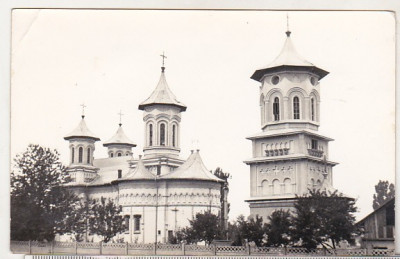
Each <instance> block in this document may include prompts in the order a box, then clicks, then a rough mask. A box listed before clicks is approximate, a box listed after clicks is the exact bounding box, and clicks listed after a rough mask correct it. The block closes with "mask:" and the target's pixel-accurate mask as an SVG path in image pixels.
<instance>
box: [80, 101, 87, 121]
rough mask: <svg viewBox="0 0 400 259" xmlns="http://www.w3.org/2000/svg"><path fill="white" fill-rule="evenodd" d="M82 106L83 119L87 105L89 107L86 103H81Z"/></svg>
mask: <svg viewBox="0 0 400 259" xmlns="http://www.w3.org/2000/svg"><path fill="white" fill-rule="evenodd" d="M81 106H82V119H83V118H85V107H87V106H86V105H85V104H84V103H82V104H81Z"/></svg>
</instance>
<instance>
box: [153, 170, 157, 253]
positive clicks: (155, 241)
mask: <svg viewBox="0 0 400 259" xmlns="http://www.w3.org/2000/svg"><path fill="white" fill-rule="evenodd" d="M154 181H155V185H156V205H155V207H156V220H155V221H156V225H155V233H154V234H155V236H154V249H155V250H156V251H157V235H158V230H157V221H158V183H157V174H156V175H155V178H154Z"/></svg>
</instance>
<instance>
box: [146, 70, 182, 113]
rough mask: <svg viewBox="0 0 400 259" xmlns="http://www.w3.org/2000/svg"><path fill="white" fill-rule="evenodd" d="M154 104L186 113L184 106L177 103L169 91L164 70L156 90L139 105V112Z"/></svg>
mask: <svg viewBox="0 0 400 259" xmlns="http://www.w3.org/2000/svg"><path fill="white" fill-rule="evenodd" d="M154 104H167V105H173V106H176V107H178V108H180V109H181V111H186V106H185V105H184V104H183V103H181V102H180V101H178V100H177V99H176V97H175V95H174V94H173V93H172V92H171V90H170V89H169V87H168V84H167V80H166V79H165V72H164V70H163V71H162V73H161V76H160V80H159V81H158V84H157V87H156V89H155V90H154V91H153V92H152V93H151V95H150V97H149V98H147V99H146V100H145V101H144V102H142V103H141V104H140V105H139V110H144V108H145V107H146V106H150V105H154Z"/></svg>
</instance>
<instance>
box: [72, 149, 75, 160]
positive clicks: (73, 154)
mask: <svg viewBox="0 0 400 259" xmlns="http://www.w3.org/2000/svg"><path fill="white" fill-rule="evenodd" d="M74 162H75V148H72V149H71V164H73V163H74Z"/></svg>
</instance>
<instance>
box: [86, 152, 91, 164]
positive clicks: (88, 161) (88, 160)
mask: <svg viewBox="0 0 400 259" xmlns="http://www.w3.org/2000/svg"><path fill="white" fill-rule="evenodd" d="M87 163H88V164H90V148H88V149H87Z"/></svg>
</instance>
